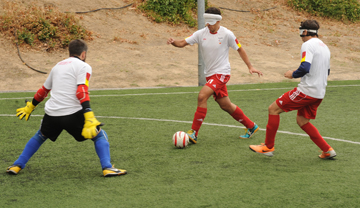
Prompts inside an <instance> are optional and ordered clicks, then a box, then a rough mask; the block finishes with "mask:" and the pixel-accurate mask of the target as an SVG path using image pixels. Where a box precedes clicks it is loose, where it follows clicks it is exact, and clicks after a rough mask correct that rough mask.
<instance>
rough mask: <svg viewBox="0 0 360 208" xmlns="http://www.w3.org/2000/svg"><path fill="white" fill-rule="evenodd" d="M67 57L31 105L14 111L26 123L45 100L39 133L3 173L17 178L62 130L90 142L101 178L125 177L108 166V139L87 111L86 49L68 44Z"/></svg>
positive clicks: (79, 43) (89, 70)
mask: <svg viewBox="0 0 360 208" xmlns="http://www.w3.org/2000/svg"><path fill="white" fill-rule="evenodd" d="M69 53H70V57H69V58H68V59H65V60H63V61H61V62H59V63H58V64H56V66H55V67H54V68H52V70H51V72H50V75H49V76H48V78H47V79H46V81H45V83H44V85H43V86H42V87H41V88H40V89H39V90H38V91H37V92H36V94H35V95H34V98H33V100H32V101H26V106H25V107H24V108H19V109H17V110H16V111H17V114H16V115H17V116H18V117H19V119H20V120H22V119H23V118H24V117H25V120H26V121H28V120H29V118H30V115H31V113H32V112H33V111H34V109H35V108H36V106H37V105H38V104H39V103H40V102H41V101H43V100H44V99H45V97H47V94H48V93H49V92H50V91H51V92H50V93H51V97H50V99H49V100H48V101H47V102H46V103H45V115H44V117H43V120H42V123H41V126H40V129H39V130H38V131H37V132H36V133H35V135H34V136H33V137H32V138H31V139H30V140H29V141H28V143H27V144H26V146H25V148H24V150H23V152H22V153H21V155H20V156H19V158H18V159H17V160H16V161H15V162H14V164H13V165H11V166H10V167H8V168H7V170H6V172H7V173H9V174H13V175H17V174H18V173H19V172H20V170H22V169H24V168H25V166H26V163H27V162H28V161H29V159H30V158H31V157H32V156H33V155H34V154H35V152H36V151H37V150H38V149H39V148H40V146H41V145H42V144H43V143H44V142H45V141H46V140H47V139H50V140H51V141H53V142H54V141H56V139H57V138H58V136H59V135H60V133H61V132H62V131H63V130H66V131H67V132H68V133H69V134H70V135H72V136H73V137H74V138H75V139H76V140H77V141H79V142H81V141H85V140H88V139H91V140H92V141H93V142H94V145H95V150H96V153H97V155H98V157H99V159H100V163H101V167H102V170H103V175H104V176H105V177H108V176H118V175H125V174H126V173H127V172H126V170H122V169H116V168H114V167H113V166H112V164H111V162H110V145H109V142H108V136H107V134H106V132H105V131H104V130H102V129H101V128H100V126H102V125H103V124H102V123H100V122H99V121H98V120H97V119H96V118H95V115H94V113H93V111H92V110H91V108H90V98H89V93H88V86H89V80H90V77H91V73H92V68H91V66H90V65H89V64H87V63H85V59H86V53H87V45H86V43H85V42H84V41H82V40H73V41H71V42H70V44H69Z"/></svg>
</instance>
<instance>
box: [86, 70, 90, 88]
mask: <svg viewBox="0 0 360 208" xmlns="http://www.w3.org/2000/svg"><path fill="white" fill-rule="evenodd" d="M90 76H91V75H90V74H89V73H86V80H85V85H86V86H87V87H89V80H90Z"/></svg>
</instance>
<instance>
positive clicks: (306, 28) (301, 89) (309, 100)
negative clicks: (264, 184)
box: [250, 20, 336, 159]
mask: <svg viewBox="0 0 360 208" xmlns="http://www.w3.org/2000/svg"><path fill="white" fill-rule="evenodd" d="M319 28H320V25H319V23H318V22H317V21H316V20H306V21H305V22H302V23H301V25H300V28H299V29H300V37H301V39H302V41H303V42H304V43H303V44H302V46H301V64H300V66H299V68H298V69H296V70H289V71H287V72H286V73H285V77H286V78H289V79H293V78H299V77H301V81H300V83H299V84H298V87H296V88H294V89H293V90H291V91H289V92H286V93H284V94H283V95H282V96H280V97H279V98H278V99H277V100H276V101H275V102H273V103H272V104H271V105H270V106H269V120H268V124H267V126H266V138H265V143H262V144H261V145H250V149H251V150H252V151H254V152H256V153H260V154H263V155H266V156H273V152H274V145H275V136H276V132H277V130H278V128H279V123H280V113H282V112H288V111H292V110H297V111H298V113H297V117H296V121H297V124H298V125H299V126H300V128H301V129H302V130H304V131H305V132H306V133H307V134H308V135H309V136H310V139H311V140H312V141H313V142H314V143H315V144H316V145H317V146H318V147H319V148H320V149H321V150H322V154H321V155H319V157H320V158H321V159H331V158H333V157H335V156H336V152H335V151H334V149H333V148H331V147H330V145H329V144H328V143H327V142H326V141H325V140H324V139H323V138H322V136H321V135H320V133H319V131H318V130H317V128H316V127H315V126H314V125H312V124H311V123H310V119H315V117H316V111H317V108H318V107H319V105H320V103H321V101H322V100H323V98H324V96H325V91H326V85H327V77H328V75H329V74H330V50H329V48H328V47H327V46H326V45H325V44H324V43H323V42H322V41H321V40H320V39H319V38H318V30H319Z"/></svg>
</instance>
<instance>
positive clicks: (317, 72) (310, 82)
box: [298, 38, 330, 99]
mask: <svg viewBox="0 0 360 208" xmlns="http://www.w3.org/2000/svg"><path fill="white" fill-rule="evenodd" d="M301 58H302V59H301V62H304V61H305V62H308V63H310V64H311V67H310V71H309V73H307V74H305V75H304V76H303V77H302V78H301V81H300V83H299V85H298V89H299V90H300V92H302V93H304V94H306V95H308V96H311V97H313V98H318V99H323V98H324V97H325V91H326V86H327V77H328V73H329V69H330V50H329V48H328V47H327V46H326V45H325V43H323V42H322V41H321V40H320V39H318V38H311V39H310V40H308V41H306V42H304V43H303V44H302V46H301Z"/></svg>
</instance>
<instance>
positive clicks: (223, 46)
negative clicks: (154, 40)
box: [185, 26, 241, 77]
mask: <svg viewBox="0 0 360 208" xmlns="http://www.w3.org/2000/svg"><path fill="white" fill-rule="evenodd" d="M185 40H186V42H187V43H188V44H190V45H193V44H195V43H197V44H198V45H199V47H200V50H201V54H202V58H203V60H204V64H205V69H204V74H205V77H209V76H211V75H214V74H224V75H230V62H229V48H230V47H231V48H233V49H234V50H238V49H239V48H240V47H241V44H240V43H239V42H238V41H237V39H236V37H235V35H234V33H233V32H231V31H230V30H228V29H226V28H225V27H222V26H220V28H219V30H218V31H217V33H215V34H212V33H210V30H209V28H208V27H205V28H203V29H201V30H198V31H196V32H195V33H194V34H193V35H191V36H190V37H187V38H186V39H185Z"/></svg>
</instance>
